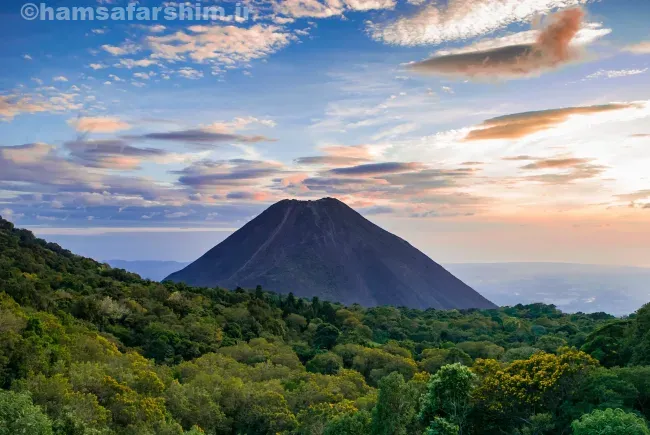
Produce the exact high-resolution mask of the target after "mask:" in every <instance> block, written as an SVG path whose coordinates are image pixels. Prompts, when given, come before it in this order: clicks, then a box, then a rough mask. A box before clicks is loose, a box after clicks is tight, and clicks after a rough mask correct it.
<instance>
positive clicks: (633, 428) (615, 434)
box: [571, 408, 650, 435]
mask: <svg viewBox="0 0 650 435" xmlns="http://www.w3.org/2000/svg"><path fill="white" fill-rule="evenodd" d="M571 427H572V428H573V434H574V435H596V434H597V435H622V434H625V435H650V430H649V429H648V426H647V425H646V422H645V420H643V418H641V417H638V416H636V415H635V414H633V413H631V412H625V411H623V410H622V409H611V408H609V409H606V410H604V411H600V410H596V411H594V412H592V413H591V414H585V415H583V416H582V417H581V418H580V420H576V421H574V422H573V424H572V425H571Z"/></svg>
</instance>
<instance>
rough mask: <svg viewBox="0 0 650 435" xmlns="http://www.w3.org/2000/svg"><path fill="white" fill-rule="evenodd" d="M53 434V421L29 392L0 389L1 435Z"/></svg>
mask: <svg viewBox="0 0 650 435" xmlns="http://www.w3.org/2000/svg"><path fill="white" fill-rule="evenodd" d="M17 434H25V435H27V434H29V435H52V422H51V421H50V419H49V418H48V417H47V416H46V415H45V414H44V413H43V411H41V408H40V407H38V406H35V405H34V404H33V403H32V399H31V398H30V397H29V395H28V394H24V393H15V392H13V391H4V390H0V435H17Z"/></svg>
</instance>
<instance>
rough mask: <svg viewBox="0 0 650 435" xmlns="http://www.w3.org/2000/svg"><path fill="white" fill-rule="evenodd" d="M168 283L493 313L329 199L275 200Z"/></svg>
mask: <svg viewBox="0 0 650 435" xmlns="http://www.w3.org/2000/svg"><path fill="white" fill-rule="evenodd" d="M167 279H168V280H171V281H175V282H184V283H187V284H188V285H193V286H201V287H216V286H219V287H225V288H231V289H232V288H235V287H238V286H239V287H244V288H254V287H255V286H257V285H261V286H262V287H263V288H264V289H266V290H272V291H275V292H278V293H289V292H293V293H294V294H295V295H296V296H300V297H305V298H311V297H314V296H317V297H319V298H322V299H327V300H330V301H336V302H341V303H343V304H346V305H349V304H353V303H358V304H361V305H363V306H377V305H394V306H407V307H411V308H420V309H426V308H437V309H452V308H458V309H467V308H495V305H494V304H493V303H491V302H490V301H488V300H487V299H485V298H484V297H483V296H481V295H480V294H478V293H477V292H476V291H474V290H473V289H472V288H471V287H469V286H468V285H466V284H465V283H463V282H462V281H460V280H459V279H458V278H456V277H455V276H453V275H452V274H451V273H449V272H448V271H447V270H445V269H444V268H443V267H442V266H440V265H439V264H437V263H435V262H434V261H433V260H431V259H430V258H429V257H427V256H426V255H425V254H423V253H422V252H420V251H419V250H417V249H416V248H414V247H413V246H411V245H410V244H409V243H407V242H406V241H404V240H402V239H400V238H399V237H397V236H395V235H393V234H391V233H389V232H387V231H385V230H383V229H381V228H380V227H378V226H377V225H375V224H373V223H372V222H370V221H369V220H367V219H365V218H364V217H363V216H361V215H360V214H359V213H357V212H356V211H354V210H353V209H351V208H350V207H348V206H347V205H346V204H344V203H342V202H341V201H338V200H336V199H332V198H325V199H321V200H318V201H296V200H284V201H280V202H278V203H276V204H274V205H272V206H271V207H269V208H268V209H267V210H266V211H264V212H263V213H262V214H261V215H259V216H258V217H256V218H255V219H253V220H252V221H251V222H249V223H248V224H246V225H245V226H244V227H242V228H241V229H240V230H239V231H237V232H235V233H234V234H233V235H232V236H230V237H229V238H228V239H226V240H225V241H223V242H222V243H220V244H219V245H217V246H216V247H215V248H213V249H212V250H210V251H209V252H207V253H206V254H205V255H204V256H202V257H201V258H199V259H198V260H196V261H195V262H194V263H192V264H190V265H189V266H187V267H186V268H185V269H183V270H181V271H179V272H176V273H174V274H172V275H170V276H169V277H168V278H167Z"/></svg>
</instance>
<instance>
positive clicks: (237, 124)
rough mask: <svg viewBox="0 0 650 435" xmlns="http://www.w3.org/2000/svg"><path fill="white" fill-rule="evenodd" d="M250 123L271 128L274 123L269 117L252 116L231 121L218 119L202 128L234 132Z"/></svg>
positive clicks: (217, 131) (212, 130)
mask: <svg viewBox="0 0 650 435" xmlns="http://www.w3.org/2000/svg"><path fill="white" fill-rule="evenodd" d="M251 125H261V126H263V127H269V128H273V127H275V126H276V123H275V122H274V121H273V120H271V119H260V118H256V117H254V116H247V117H240V118H235V119H233V120H232V121H228V122H226V121H219V122H215V123H212V124H209V125H207V126H205V127H204V130H207V131H211V132H213V133H235V132H238V131H241V130H245V129H247V128H249V127H250V126H251Z"/></svg>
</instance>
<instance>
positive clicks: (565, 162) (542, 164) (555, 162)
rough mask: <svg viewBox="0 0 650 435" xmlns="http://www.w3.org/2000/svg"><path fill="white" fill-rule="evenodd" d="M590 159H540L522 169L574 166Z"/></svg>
mask: <svg viewBox="0 0 650 435" xmlns="http://www.w3.org/2000/svg"><path fill="white" fill-rule="evenodd" d="M589 161H590V160H589V159H577V158H568V159H548V160H538V161H536V162H535V163H531V164H529V165H526V166H523V167H522V169H558V168H562V169H564V168H573V167H575V166H578V165H582V164H585V163H589Z"/></svg>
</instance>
